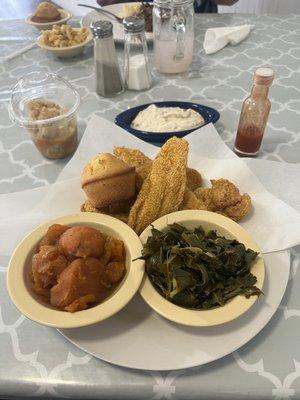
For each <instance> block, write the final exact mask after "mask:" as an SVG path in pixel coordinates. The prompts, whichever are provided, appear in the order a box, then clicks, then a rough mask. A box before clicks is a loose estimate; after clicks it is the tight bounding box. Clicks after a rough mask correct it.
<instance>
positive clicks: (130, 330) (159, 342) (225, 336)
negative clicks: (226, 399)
mask: <svg viewBox="0 0 300 400" xmlns="http://www.w3.org/2000/svg"><path fill="white" fill-rule="evenodd" d="M264 260H265V268H266V279H265V284H264V294H263V296H260V298H259V299H258V300H257V301H256V303H255V304H254V305H253V307H251V309H250V310H249V311H248V312H246V313H245V314H244V315H242V316H241V317H240V318H237V319H236V320H234V321H231V322H228V323H227V324H226V325H220V326H211V327H204V328H197V327H189V326H183V325H179V324H176V323H173V322H171V321H169V320H167V319H166V318H163V317H161V316H160V315H159V314H157V313H156V312H155V311H153V310H152V309H151V308H150V307H149V306H148V305H147V304H146V303H145V302H144V301H143V300H142V299H141V298H140V296H135V297H134V299H133V300H132V301H131V302H130V303H129V304H128V305H127V306H126V307H124V308H123V310H121V311H120V312H119V313H118V314H117V315H114V316H113V317H111V318H109V319H107V320H106V321H103V322H101V324H97V325H94V326H88V327H86V328H80V329H65V330H63V331H61V333H62V334H63V335H64V336H65V337H66V338H67V339H68V340H69V341H70V342H71V343H73V344H74V345H75V346H77V347H79V348H80V349H82V350H84V351H86V352H87V353H89V354H92V355H93V356H95V357H98V358H100V359H101V360H104V361H108V362H110V363H112V364H116V365H120V366H123V367H127V368H136V369H142V370H144V369H145V370H157V371H162V370H174V369H182V368H189V367H196V366H200V365H203V364H206V363H209V362H212V361H215V360H218V359H220V358H221V357H224V356H226V355H228V354H230V353H232V352H233V351H235V350H237V349H239V348H240V347H242V346H243V345H245V344H246V343H247V342H249V341H250V340H251V339H253V338H254V337H255V336H256V335H257V334H258V333H259V332H260V331H261V330H262V329H263V328H264V327H265V326H266V325H267V323H268V322H269V320H270V319H271V317H272V316H273V314H274V313H275V311H276V310H277V308H278V306H279V304H280V302H281V300H282V296H283V294H284V292H285V289H286V286H287V283H288V279H289V273H290V254H289V252H288V251H278V252H276V253H269V254H265V255H264ZM275 324H276V321H275ZM273 327H274V325H273V326H271V327H269V328H266V329H269V330H272V329H273ZM116 349H117V350H116Z"/></svg>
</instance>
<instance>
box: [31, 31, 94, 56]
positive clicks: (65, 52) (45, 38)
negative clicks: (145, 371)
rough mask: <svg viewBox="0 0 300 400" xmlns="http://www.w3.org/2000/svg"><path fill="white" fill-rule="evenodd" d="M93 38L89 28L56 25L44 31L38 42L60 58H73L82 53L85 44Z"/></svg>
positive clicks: (41, 46)
mask: <svg viewBox="0 0 300 400" xmlns="http://www.w3.org/2000/svg"><path fill="white" fill-rule="evenodd" d="M92 39H93V36H92V33H91V31H90V30H89V29H88V28H73V27H71V26H70V25H54V26H53V27H52V29H51V30H44V31H43V32H42V34H41V35H40V36H39V38H38V41H37V44H38V46H39V47H40V48H42V49H44V50H48V51H51V52H52V53H53V54H54V55H55V56H57V57H59V58H71V57H75V56H77V55H79V54H81V53H82V52H83V50H84V47H85V45H86V44H88V43H89V42H90V41H91V40H92Z"/></svg>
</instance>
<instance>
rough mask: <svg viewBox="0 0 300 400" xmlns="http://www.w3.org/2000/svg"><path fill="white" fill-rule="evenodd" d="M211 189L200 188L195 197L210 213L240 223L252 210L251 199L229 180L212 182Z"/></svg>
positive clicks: (195, 192)
mask: <svg viewBox="0 0 300 400" xmlns="http://www.w3.org/2000/svg"><path fill="white" fill-rule="evenodd" d="M211 183H212V187H211V188H202V187H200V188H198V189H196V190H195V191H194V194H195V196H196V197H197V198H198V199H199V200H200V201H202V202H203V203H204V205H205V206H206V207H207V208H206V209H207V210H208V211H214V212H217V213H219V214H222V215H225V216H227V217H229V218H231V219H233V220H234V221H236V222H238V221H240V220H241V219H243V218H244V217H245V216H246V215H247V214H248V213H249V212H250V210H251V207H252V205H251V197H250V196H249V195H248V194H247V193H245V194H243V195H241V194H240V192H239V189H238V188H237V187H236V186H235V185H234V184H233V183H232V182H230V181H228V180H227V179H217V180H211Z"/></svg>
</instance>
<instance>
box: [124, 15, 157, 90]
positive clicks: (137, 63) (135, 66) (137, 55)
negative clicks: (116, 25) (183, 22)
mask: <svg viewBox="0 0 300 400" xmlns="http://www.w3.org/2000/svg"><path fill="white" fill-rule="evenodd" d="M123 26H124V30H125V46H124V53H125V60H124V80H125V86H126V88H127V89H129V90H145V89H149V88H150V87H151V84H152V79H151V74H150V69H149V62H148V48H147V41H146V35H145V20H144V18H143V17H135V16H131V17H127V18H124V20H123Z"/></svg>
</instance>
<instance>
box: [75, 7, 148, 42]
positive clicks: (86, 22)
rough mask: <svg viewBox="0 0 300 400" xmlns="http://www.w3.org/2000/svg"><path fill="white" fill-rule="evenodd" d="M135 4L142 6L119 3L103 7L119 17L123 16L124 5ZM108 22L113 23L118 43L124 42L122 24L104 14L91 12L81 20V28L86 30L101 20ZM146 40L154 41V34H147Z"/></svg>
mask: <svg viewBox="0 0 300 400" xmlns="http://www.w3.org/2000/svg"><path fill="white" fill-rule="evenodd" d="M133 4H140V2H136V3H117V4H111V5H109V6H104V7H102V8H103V9H104V10H107V11H110V12H112V13H114V14H115V15H117V16H121V15H122V10H123V6H124V5H133ZM100 19H101V20H107V21H110V22H112V24H113V33H114V39H115V41H116V42H124V29H123V26H122V25H121V24H119V23H118V22H117V21H116V20H114V19H113V18H110V17H108V16H106V15H104V14H100V13H98V12H97V11H91V12H89V13H88V14H86V15H85V16H84V17H82V18H81V26H85V27H86V28H89V27H90V25H91V23H92V22H95V21H99V20H100ZM146 39H147V41H152V40H153V33H152V32H146Z"/></svg>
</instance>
